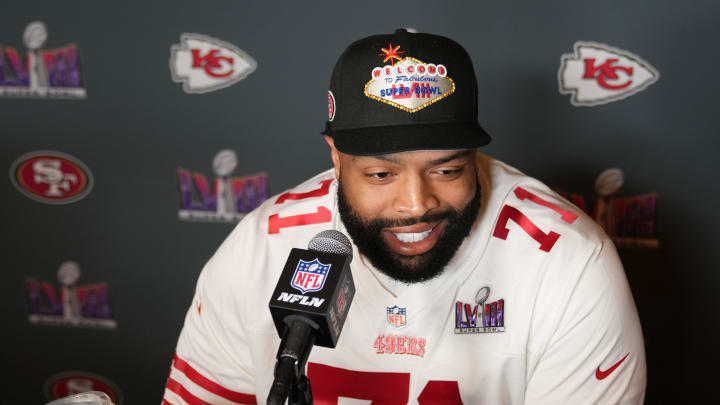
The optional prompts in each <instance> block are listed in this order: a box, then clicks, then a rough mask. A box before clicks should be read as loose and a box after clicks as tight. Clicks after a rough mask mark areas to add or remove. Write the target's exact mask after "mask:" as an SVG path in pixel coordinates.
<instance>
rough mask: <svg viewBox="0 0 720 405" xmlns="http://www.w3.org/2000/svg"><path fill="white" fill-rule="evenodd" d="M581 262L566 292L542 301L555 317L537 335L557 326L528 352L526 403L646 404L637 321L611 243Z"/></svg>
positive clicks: (601, 244) (548, 294) (568, 278)
mask: <svg viewBox="0 0 720 405" xmlns="http://www.w3.org/2000/svg"><path fill="white" fill-rule="evenodd" d="M581 262H584V265H582V264H580V265H577V263H576V265H577V268H578V269H579V270H578V271H577V272H575V274H572V272H571V273H570V274H572V275H571V276H567V275H566V276H565V279H566V280H565V286H564V288H563V289H561V290H557V291H555V292H549V291H547V292H544V293H541V296H540V297H539V304H540V305H542V307H543V308H549V309H550V310H551V311H554V312H557V314H547V315H546V316H544V318H545V319H538V320H537V321H536V322H537V325H538V326H537V328H536V329H537V330H542V328H543V326H539V325H540V324H543V323H546V324H548V323H549V324H551V325H554V326H552V327H551V328H546V329H545V330H543V331H542V332H538V335H541V337H537V336H536V337H535V342H534V345H532V346H533V347H530V348H529V355H528V368H527V377H526V378H527V388H526V395H525V403H526V404H528V405H540V404H642V403H643V401H644V396H645V385H646V368H645V350H644V345H643V338H642V331H641V327H640V320H639V318H638V315H637V310H636V308H635V303H634V301H633V298H632V294H631V292H630V288H629V286H628V283H627V279H626V277H625V272H624V270H623V267H622V264H621V262H620V259H619V257H618V255H617V252H616V250H615V247H614V245H613V243H612V241H610V240H607V239H606V240H604V241H598V242H597V243H596V244H595V246H594V247H593V248H592V249H591V251H590V253H589V254H585V257H584V258H582V259H581ZM536 308H537V307H536ZM554 315H556V316H554ZM541 318H542V317H541ZM553 318H555V319H557V322H554V321H553V320H552V319H553ZM545 326H547V325H545Z"/></svg>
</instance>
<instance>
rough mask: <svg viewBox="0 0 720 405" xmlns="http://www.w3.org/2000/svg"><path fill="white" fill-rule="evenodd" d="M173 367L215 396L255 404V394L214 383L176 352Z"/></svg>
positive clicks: (249, 404)
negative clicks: (244, 392)
mask: <svg viewBox="0 0 720 405" xmlns="http://www.w3.org/2000/svg"><path fill="white" fill-rule="evenodd" d="M173 367H175V368H176V369H177V370H178V371H180V372H182V373H183V374H185V375H186V376H187V377H188V378H189V379H190V380H192V382H194V383H195V384H197V385H199V386H200V387H202V388H204V389H205V390H207V391H209V392H212V393H213V394H215V395H217V396H220V397H223V398H225V399H228V400H230V401H233V402H236V403H238V404H248V405H251V404H257V399H255V395H249V394H243V393H242V392H237V391H232V390H229V389H227V388H225V387H223V386H222V385H220V384H218V383H216V382H215V381H212V380H210V379H208V378H207V377H205V376H204V375H202V374H200V373H198V372H197V370H195V369H194V368H192V366H190V365H189V364H188V363H187V362H185V360H183V359H181V358H180V357H178V355H177V353H176V354H175V362H174V363H173Z"/></svg>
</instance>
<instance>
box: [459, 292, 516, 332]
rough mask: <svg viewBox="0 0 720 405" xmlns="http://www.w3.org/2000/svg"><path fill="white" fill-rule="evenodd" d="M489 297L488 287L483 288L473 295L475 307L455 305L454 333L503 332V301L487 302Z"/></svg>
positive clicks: (461, 303) (464, 304)
mask: <svg viewBox="0 0 720 405" xmlns="http://www.w3.org/2000/svg"><path fill="white" fill-rule="evenodd" d="M489 296H490V287H483V288H481V289H479V290H478V292H477V294H475V303H476V305H475V306H472V305H471V304H468V303H464V302H461V301H457V302H456V303H455V333H457V334H464V333H493V332H505V300H504V299H500V300H497V301H494V302H487V299H488V297H489Z"/></svg>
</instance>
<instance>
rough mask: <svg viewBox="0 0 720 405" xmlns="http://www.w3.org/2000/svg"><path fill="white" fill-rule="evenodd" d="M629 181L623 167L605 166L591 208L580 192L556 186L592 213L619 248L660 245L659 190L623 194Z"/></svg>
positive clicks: (563, 194)
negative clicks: (625, 184)
mask: <svg viewBox="0 0 720 405" xmlns="http://www.w3.org/2000/svg"><path fill="white" fill-rule="evenodd" d="M624 182H625V174H624V172H623V171H622V169H619V168H616V167H613V168H609V169H606V170H603V171H602V173H600V174H599V175H598V177H597V178H596V180H595V197H596V198H595V205H594V206H593V207H592V208H591V207H590V205H589V204H587V203H586V202H585V197H584V196H583V195H582V194H580V193H575V192H573V193H568V192H566V191H565V190H563V189H561V188H555V189H554V190H555V191H556V192H557V193H558V194H560V195H561V196H563V197H565V198H567V199H568V200H570V201H571V202H572V203H573V204H575V205H576V206H577V207H578V208H580V209H582V210H583V211H585V212H587V214H588V215H591V216H592V217H593V219H595V221H596V222H597V223H598V224H599V225H600V226H602V227H603V229H604V230H605V232H607V234H608V236H610V237H611V238H612V240H613V242H615V245H616V246H617V247H619V248H631V249H636V248H645V249H657V248H659V247H660V241H659V239H658V229H657V203H658V201H657V199H658V198H657V193H646V194H640V195H634V196H627V197H619V196H617V193H618V192H619V191H620V189H621V188H622V186H623V184H624Z"/></svg>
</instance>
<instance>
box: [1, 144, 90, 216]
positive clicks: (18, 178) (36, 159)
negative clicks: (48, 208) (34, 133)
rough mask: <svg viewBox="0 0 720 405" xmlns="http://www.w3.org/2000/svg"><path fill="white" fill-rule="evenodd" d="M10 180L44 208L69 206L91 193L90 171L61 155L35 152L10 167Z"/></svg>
mask: <svg viewBox="0 0 720 405" xmlns="http://www.w3.org/2000/svg"><path fill="white" fill-rule="evenodd" d="M10 180H11V181H12V183H13V184H14V185H15V187H16V188H17V189H18V190H19V191H20V192H21V193H23V194H24V195H25V196H27V197H29V198H31V199H33V200H35V201H39V202H43V203H47V204H68V203H72V202H75V201H78V200H81V199H83V198H84V197H85V196H87V195H88V194H89V193H90V190H92V186H93V178H92V174H91V173H90V169H88V167H87V166H86V165H85V164H84V163H83V162H81V161H80V160H78V159H77V158H75V157H73V156H70V155H67V154H65V153H61V152H54V151H37V152H31V153H27V154H25V155H22V156H20V157H19V158H18V159H16V160H15V162H13V164H12V165H11V166H10Z"/></svg>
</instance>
